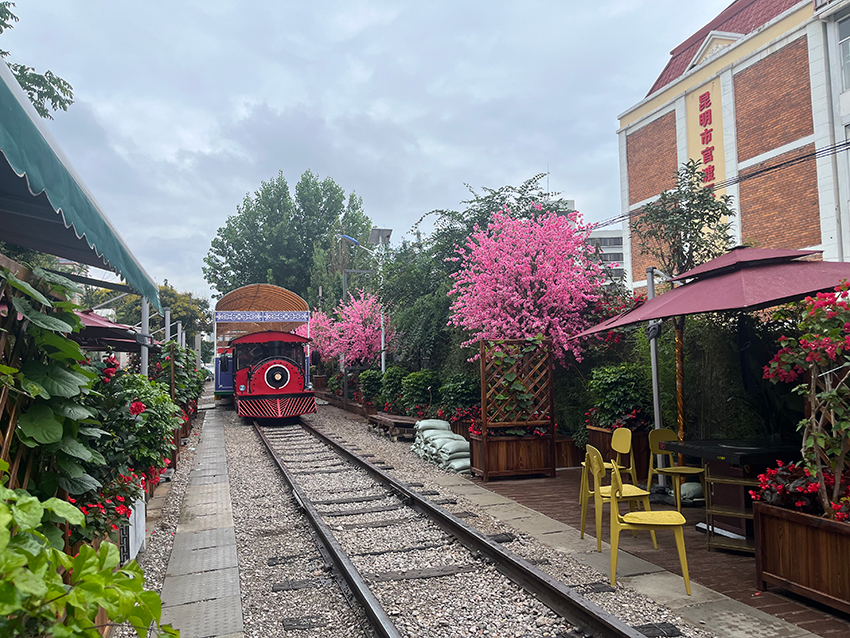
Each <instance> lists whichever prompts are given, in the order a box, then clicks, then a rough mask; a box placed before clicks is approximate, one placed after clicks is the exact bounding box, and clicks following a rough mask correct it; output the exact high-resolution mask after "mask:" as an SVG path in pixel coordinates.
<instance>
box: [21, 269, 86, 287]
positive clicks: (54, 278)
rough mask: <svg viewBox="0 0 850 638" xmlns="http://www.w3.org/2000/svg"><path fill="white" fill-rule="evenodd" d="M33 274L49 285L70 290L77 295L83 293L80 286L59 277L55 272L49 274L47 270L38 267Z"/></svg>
mask: <svg viewBox="0 0 850 638" xmlns="http://www.w3.org/2000/svg"><path fill="white" fill-rule="evenodd" d="M32 274H34V275H35V276H36V277H41V278H42V279H44V280H45V281H46V282H47V283H49V284H54V285H56V286H61V287H62V288H64V289H66V290H69V291H71V292H75V293H81V292H83V289H82V288H81V287H80V286H78V285H77V284H75V283H74V282H73V281H71V280H70V279H68V278H67V277H63V276H62V275H59V274H57V273H55V272H49V271H47V270H44V269H43V268H38V267H36V268H33V270H32Z"/></svg>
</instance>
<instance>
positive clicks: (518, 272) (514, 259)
mask: <svg viewBox="0 0 850 638" xmlns="http://www.w3.org/2000/svg"><path fill="white" fill-rule="evenodd" d="M534 207H535V208H536V209H537V211H533V214H532V215H531V216H530V217H529V218H527V219H516V218H514V217H512V216H511V213H510V211H509V210H507V209H504V210H503V211H502V212H499V213H494V214H493V216H492V218H491V221H490V224H489V225H488V227H487V228H486V229H476V231H475V232H474V233H473V234H472V235H470V236H469V238H468V239H467V241H466V244H465V246H463V247H459V248H458V249H457V253H458V256H457V257H455V258H453V259H454V260H459V261H460V262H461V267H460V270H459V271H458V272H457V273H455V274H454V275H452V276H453V278H454V280H455V281H454V285H453V287H452V289H451V290H450V291H449V295H450V296H454V297H455V299H454V301H453V302H452V306H451V313H452V314H451V316H450V318H449V325H454V326H458V327H460V328H463V329H465V330H466V331H467V332H468V333H469V335H470V338H469V340H468V341H466V342H464V344H463V345H473V344H474V343H476V342H477V341H480V340H489V339H521V338H526V337H533V336H535V335H538V334H541V333H542V334H543V335H544V336H545V337H547V338H549V339H551V340H552V342H553V346H554V350H555V356H556V357H557V359H558V360H559V361H561V362H563V361H564V360H565V357H566V354H567V353H572V354H573V355H575V357H576V358H578V359H581V346H580V344H578V343H576V342H575V341H569V338H570V337H571V336H572V335H574V334H576V333H577V332H579V331H580V330H582V329H583V328H585V327H586V326H587V324H588V320H587V319H586V318H585V314H586V312H587V311H589V310H590V309H591V308H593V307H594V306H595V305H596V302H597V301H598V300H599V298H600V295H601V292H600V286H601V283H602V282H603V280H604V275H603V271H602V266H601V264H600V263H599V261H598V258H597V257H595V256H594V252H593V248H592V247H591V246H590V244H589V243H588V241H587V238H588V235H589V234H590V226H588V225H585V224H584V223H583V222H582V219H581V216H580V215H579V214H578V213H577V212H573V213H570V214H569V215H567V216H562V215H555V214H552V213H549V212H539V211H540V210H541V209H542V207H541V206H539V205H536V204H535V205H534Z"/></svg>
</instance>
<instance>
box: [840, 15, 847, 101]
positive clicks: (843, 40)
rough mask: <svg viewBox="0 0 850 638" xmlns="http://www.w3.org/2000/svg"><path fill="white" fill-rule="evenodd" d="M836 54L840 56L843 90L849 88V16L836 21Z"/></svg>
mask: <svg viewBox="0 0 850 638" xmlns="http://www.w3.org/2000/svg"><path fill="white" fill-rule="evenodd" d="M838 54H839V56H840V57H841V79H842V84H843V90H845V91H848V90H850V18H846V19H844V20H842V21H841V22H839V23H838Z"/></svg>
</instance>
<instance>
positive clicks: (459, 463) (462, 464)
mask: <svg viewBox="0 0 850 638" xmlns="http://www.w3.org/2000/svg"><path fill="white" fill-rule="evenodd" d="M470 467H471V463H470V460H469V459H468V458H466V459H455V460H454V461H450V462H449V463H447V464H446V469H448V470H450V471H452V472H463V471H464V470H466V471H467V472H469V468H470Z"/></svg>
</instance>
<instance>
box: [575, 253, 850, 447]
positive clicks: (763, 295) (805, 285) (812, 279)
mask: <svg viewBox="0 0 850 638" xmlns="http://www.w3.org/2000/svg"><path fill="white" fill-rule="evenodd" d="M820 252H822V251H819V250H782V249H760V248H749V247H744V246H741V247H737V248H733V249H732V250H730V251H729V252H727V253H726V254H724V255H721V256H720V257H717V258H715V259H712V260H711V261H708V262H706V263H704V264H702V265H701V266H697V267H696V268H693V269H691V270H689V271H687V272H684V273H682V274H681V275H678V276H677V277H674V278H673V281H679V282H680V281H684V280H689V281H687V283H685V284H683V285H681V286H678V287H676V288H673V289H672V290H670V291H669V292H666V293H664V294H663V295H659V296H657V297H654V298H653V299H649V300H647V301H646V302H645V303H643V304H640V305H638V306H636V307H635V308H633V309H631V310H630V311H628V312H625V313H623V314H621V315H619V316H617V317H614V318H613V319H608V320H607V321H603V322H602V323H600V324H598V325H596V326H594V327H592V328H588V329H587V330H584V331H582V332H580V333H578V334H577V335H575V336H574V337H573V339H578V338H581V337H586V336H590V335H593V334H597V333H599V332H606V331H608V330H614V329H615V328H621V327H624V326H629V325H634V324H636V323H642V322H644V321H651V320H653V319H668V318H670V317H677V316H682V315H692V314H699V313H704V312H722V311H727V310H744V311H752V310H760V309H762V308H770V307H772V306H778V305H781V304H783V303H787V302H789V301H797V300H799V299H802V298H804V297H806V296H808V295H812V294H815V293H817V292H822V291H826V290H831V289H833V288H834V287H835V286H837V285H838V284H839V283H840V282H841V281H842V280H843V279H850V263H847V262H827V261H799V259H800V258H802V257H810V256H812V255H816V254H819V253H820ZM676 338H677V346H676V349H677V356H676V363H677V365H676V376H677V383H676V390H677V404H678V406H679V438H680V439H681V438H682V436H683V428H684V407H683V406H684V399H683V385H682V379H683V375H682V372H683V370H682V355H681V333H680V332H678V331H677V336H676ZM653 366H655V362H654V361H653ZM652 390H653V398H654V404H655V411H656V427H658V424H659V423H660V415H659V414H658V410H659V407H658V406H659V402H658V388H657V387H656V384H655V383H653V388H652Z"/></svg>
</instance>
